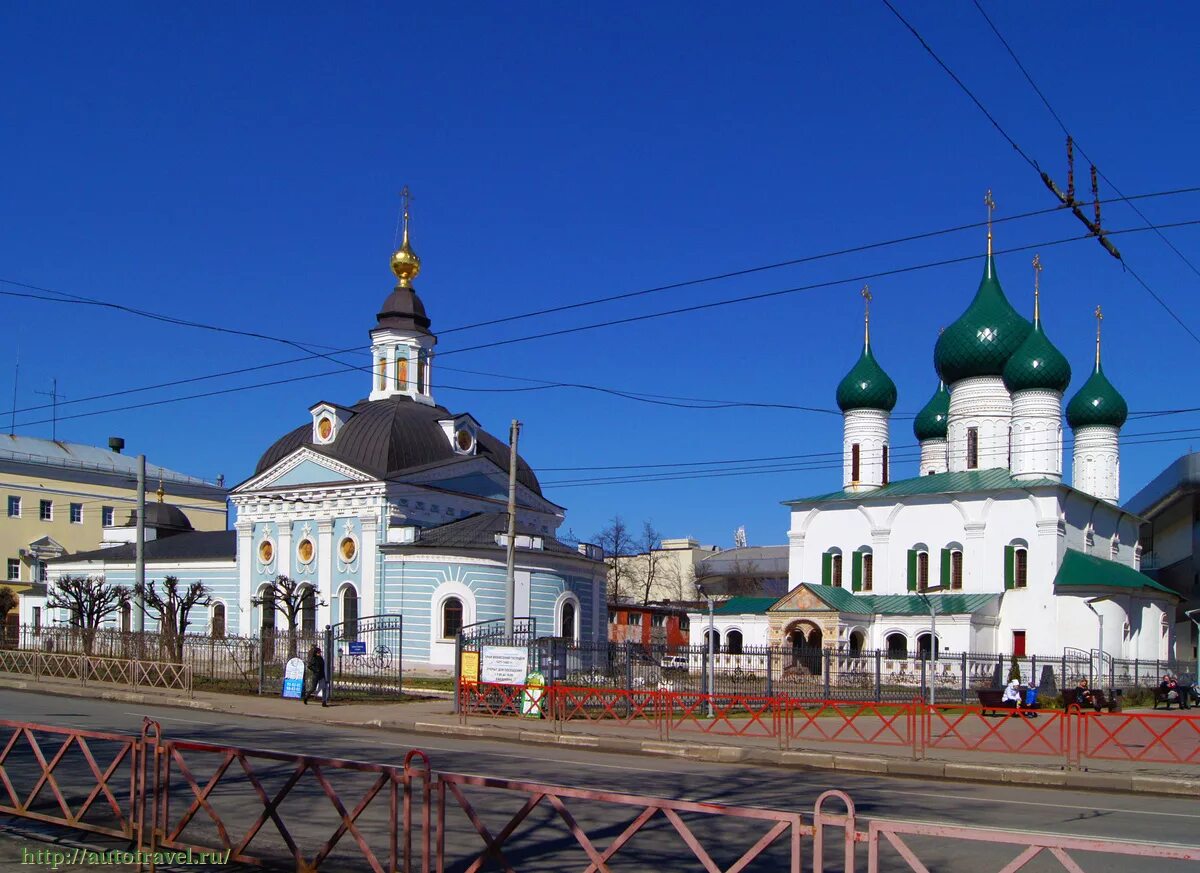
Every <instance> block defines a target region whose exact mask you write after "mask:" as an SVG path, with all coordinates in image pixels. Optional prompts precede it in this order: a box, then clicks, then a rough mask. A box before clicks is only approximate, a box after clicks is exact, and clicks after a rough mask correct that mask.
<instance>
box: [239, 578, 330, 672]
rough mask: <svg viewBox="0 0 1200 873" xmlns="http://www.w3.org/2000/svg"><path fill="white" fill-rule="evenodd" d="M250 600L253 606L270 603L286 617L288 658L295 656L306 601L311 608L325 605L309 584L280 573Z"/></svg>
mask: <svg viewBox="0 0 1200 873" xmlns="http://www.w3.org/2000/svg"><path fill="white" fill-rule="evenodd" d="M250 602H251V603H253V604H254V605H255V606H263V605H264V604H267V603H270V604H271V605H272V606H273V607H274V608H275V609H277V610H279V611H280V612H282V613H283V614H284V615H285V616H286V617H287V620H288V657H289V658H294V657H296V646H297V640H298V638H299V631H300V620H301V619H302V618H303V612H304V608H305V605H306V603H307V604H310V605H311V607H312V608H313V609H316V608H317V607H318V606H326V605H327V604H326V602H325V601H324V600H322V599H319V598H318V596H317V590H316V589H315V588H313V587H312V585H311V584H309V583H308V582H300V581H297V580H296V579H293V578H292V577H291V576H282V575H280V576H276V577H275V578H274V579H273V580H271V584H270V586H268V587H267V588H266V589H265V590H264V592H263V594H262V595H260V596H259V597H251V598H250Z"/></svg>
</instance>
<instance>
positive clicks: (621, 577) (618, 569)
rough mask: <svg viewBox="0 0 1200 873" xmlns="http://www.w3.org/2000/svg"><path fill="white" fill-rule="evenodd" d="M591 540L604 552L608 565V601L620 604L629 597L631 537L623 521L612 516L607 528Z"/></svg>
mask: <svg viewBox="0 0 1200 873" xmlns="http://www.w3.org/2000/svg"><path fill="white" fill-rule="evenodd" d="M592 539H593V540H595V543H596V545H598V546H599V547H600V548H601V549H603V550H604V562H605V563H606V564H608V600H609V602H610V603H620V602H621V601H622V600H624V599H625V598H627V597H628V596H629V589H630V587H631V582H632V579H631V577H632V572H631V571H632V568H631V567H630V566H629V558H630V557H631V556H632V555H633V554H634V544H633V536H632V535H631V534H630V533H629V528H628V527H627V526H626V524H625V520H624V519H623V518H621V516H619V515H614V516H613V517H612V520H611V521H610V522H609V523H608V527H606V528H604V530H602V531H600V532H599V533H598V534H596V535H595V536H594V537H592Z"/></svg>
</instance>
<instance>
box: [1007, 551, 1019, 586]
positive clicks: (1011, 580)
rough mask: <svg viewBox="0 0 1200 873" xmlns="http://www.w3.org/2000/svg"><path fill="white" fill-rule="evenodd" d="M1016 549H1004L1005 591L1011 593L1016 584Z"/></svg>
mask: <svg viewBox="0 0 1200 873" xmlns="http://www.w3.org/2000/svg"><path fill="white" fill-rule="evenodd" d="M1016 551H1017V550H1016V548H1014V547H1013V546H1005V547H1004V589H1005V590H1006V591H1011V590H1012V589H1013V586H1014V584H1015V582H1016V573H1015V572H1014V569H1015V566H1016V560H1015V559H1016Z"/></svg>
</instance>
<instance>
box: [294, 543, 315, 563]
mask: <svg viewBox="0 0 1200 873" xmlns="http://www.w3.org/2000/svg"><path fill="white" fill-rule="evenodd" d="M314 552H315V549H314V548H313V541H312V540H309V539H304V540H300V543H299V544H298V545H297V546H296V557H297V558H299V559H300V563H301V564H311V563H312V559H313V554H314Z"/></svg>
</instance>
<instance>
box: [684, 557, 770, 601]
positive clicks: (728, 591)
mask: <svg viewBox="0 0 1200 873" xmlns="http://www.w3.org/2000/svg"><path fill="white" fill-rule="evenodd" d="M696 571H697V578H696V585H697V586H698V587H700V588H702V589H704V590H705V591H706V592H709V591H711V592H712V594H714V595H718V596H720V595H728V596H730V597H737V596H739V595H754V594H761V593H762V584H763V583H762V576H761V574H760V573H759V569H758V565H757V564H756V563H755V562H754V561H744V560H742V559H741V558H735V559H734V560H733V561H732V562H730V563H729V564H728V565H725V566H721V565H709V564H708V563H707V562H703V561H702V562H701V563H700V564H699V565H698V566H697V568H696Z"/></svg>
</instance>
